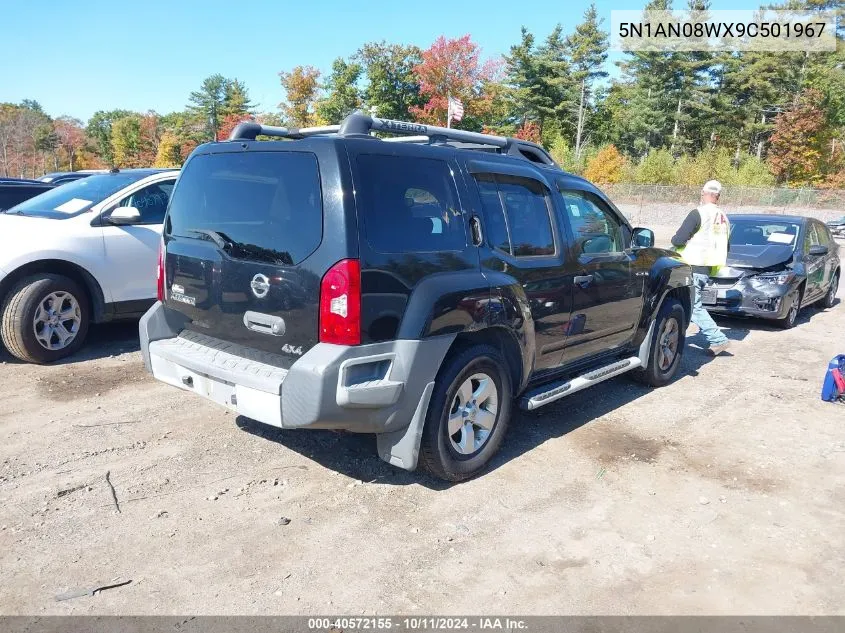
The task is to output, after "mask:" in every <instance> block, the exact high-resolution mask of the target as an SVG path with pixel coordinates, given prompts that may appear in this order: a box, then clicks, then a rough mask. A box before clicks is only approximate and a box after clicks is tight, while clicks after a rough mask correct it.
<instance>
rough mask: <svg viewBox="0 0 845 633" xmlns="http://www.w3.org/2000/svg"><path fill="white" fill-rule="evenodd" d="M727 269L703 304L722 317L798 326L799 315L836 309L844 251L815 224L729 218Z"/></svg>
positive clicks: (765, 217) (792, 219) (706, 292)
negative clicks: (815, 308)
mask: <svg viewBox="0 0 845 633" xmlns="http://www.w3.org/2000/svg"><path fill="white" fill-rule="evenodd" d="M728 219H729V220H730V223H731V234H730V242H729V247H728V262H727V265H726V266H724V267H722V268H721V269H719V271H718V272H717V273H716V274H715V275H714V276H712V277H711V278H710V283H709V284H708V286H707V287H706V288H705V290H704V292H703V293H702V297H701V299H702V303H703V304H704V305H705V307H706V308H707V310H708V311H710V312H713V313H717V314H730V315H739V316H751V317H758V318H763V319H772V320H774V321H775V322H776V323H777V324H778V325H780V326H781V327H783V328H791V327H792V326H794V325H795V321H796V319H797V318H798V312H799V310H801V308H804V307H806V306H808V305H810V304H814V303H818V302H821V303H822V305H823V306H824V307H825V308H831V307H833V304H834V302H835V300H836V290H837V288H838V286H839V279H840V276H841V275H840V261H839V246H838V245H837V244H836V241H835V240H834V239H833V236H832V234H831V232H830V229H829V228H828V227H827V226H825V225H824V224H823V223H822V222H820V221H819V220H816V219H814V218H806V217H798V216H787V215H729V216H728Z"/></svg>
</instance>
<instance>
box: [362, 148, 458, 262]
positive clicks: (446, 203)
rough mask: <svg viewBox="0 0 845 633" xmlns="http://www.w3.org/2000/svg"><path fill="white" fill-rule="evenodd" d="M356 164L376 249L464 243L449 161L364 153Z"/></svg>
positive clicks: (364, 212)
mask: <svg viewBox="0 0 845 633" xmlns="http://www.w3.org/2000/svg"><path fill="white" fill-rule="evenodd" d="M357 165H358V172H359V174H360V178H359V180H360V182H359V183H356V190H357V192H358V193H357V196H356V201H357V204H358V211H359V213H362V215H363V216H364V224H365V227H366V228H365V230H366V233H367V241H368V242H369V244H370V246H372V247H373V249H375V250H376V251H378V252H380V253H407V252H412V253H413V252H417V253H424V252H436V251H459V250H463V249H464V247H465V246H466V229H465V228H464V219H463V214H462V213H461V210H460V205H459V204H458V194H457V191H456V189H455V182H454V180H453V178H452V171H451V169H449V165H448V164H447V163H445V162H444V161H442V160H436V159H428V158H409V157H404V156H386V155H381V154H361V155H359V156H358V159H357Z"/></svg>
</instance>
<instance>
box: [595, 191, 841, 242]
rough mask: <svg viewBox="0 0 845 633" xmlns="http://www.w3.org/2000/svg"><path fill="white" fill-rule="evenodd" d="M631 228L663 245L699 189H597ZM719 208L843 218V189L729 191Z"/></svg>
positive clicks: (819, 217) (691, 203)
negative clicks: (652, 233)
mask: <svg viewBox="0 0 845 633" xmlns="http://www.w3.org/2000/svg"><path fill="white" fill-rule="evenodd" d="M601 189H602V191H604V192H605V193H606V194H607V195H608V197H609V198H610V199H611V200H613V202H614V203H615V204H616V206H617V207H619V209H620V210H621V211H622V212H623V213H624V214H625V215H626V216H627V217H628V220H629V221H630V222H631V224H633V225H634V226H645V227H648V228H651V229H653V230H654V231H655V233H656V234H657V238H658V242H665V241H666V240H668V238H669V237H671V235H672V234H673V233H674V231H675V229H677V228H678V226H680V224H681V222H683V220H684V218H685V217H686V215H687V213H689V211H690V210H692V209H694V208H695V207H696V206H697V205H698V201H699V196H700V194H701V188H700V187H689V186H683V185H632V184H614V185H603V186H602V187H601ZM720 206H721V207H722V209H724V210H725V211H726V212H727V213H777V214H781V215H801V216H811V217H814V218H818V219H819V220H821V221H822V222H826V221H828V220H833V219H836V218H840V217H842V216H843V215H845V189H788V188H786V187H731V186H725V188H724V189H723V190H722V196H721V199H720Z"/></svg>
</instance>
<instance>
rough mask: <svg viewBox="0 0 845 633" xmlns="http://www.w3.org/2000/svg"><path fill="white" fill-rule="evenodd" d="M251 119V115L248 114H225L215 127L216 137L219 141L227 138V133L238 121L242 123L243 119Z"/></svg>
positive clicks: (230, 131)
mask: <svg viewBox="0 0 845 633" xmlns="http://www.w3.org/2000/svg"><path fill="white" fill-rule="evenodd" d="M252 120H253V117H252V116H251V115H248V114H227V115H226V116H225V117H223V119H222V120H221V121H220V127H218V128H217V138H218V139H220V140H221V141H225V140H226V139H228V138H229V135H230V134H231V133H232V130H234V129H235V127H237V125H238V123H243V122H244V121H252Z"/></svg>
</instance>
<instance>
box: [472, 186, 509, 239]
mask: <svg viewBox="0 0 845 633" xmlns="http://www.w3.org/2000/svg"><path fill="white" fill-rule="evenodd" d="M477 182H478V193H479V195H480V196H481V207H482V209H483V210H484V233H485V236H486V238H487V242H488V243H489V244H490V246H492V247H493V248H496V249H498V250H500V251H504V252H505V253H507V254H508V255H513V251H512V250H511V240H510V236H509V235H508V223H507V221H506V220H505V210H504V209H503V208H502V199H501V198H500V197H499V187H498V186H497V185H496V180H495V179H494V178H493V176H492V175H490V174H480V175H479V177H478V180H477Z"/></svg>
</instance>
